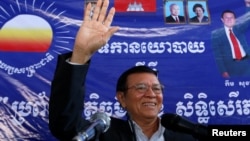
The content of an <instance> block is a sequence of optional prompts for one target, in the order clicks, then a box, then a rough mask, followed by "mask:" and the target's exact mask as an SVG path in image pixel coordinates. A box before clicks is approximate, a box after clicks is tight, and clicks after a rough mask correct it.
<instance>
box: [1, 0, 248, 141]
mask: <svg viewBox="0 0 250 141" xmlns="http://www.w3.org/2000/svg"><path fill="white" fill-rule="evenodd" d="M86 2H87V1H83V0H60V1H56V0H1V1H0V29H1V30H0V117H1V118H0V140H9V141H12V140H15V141H16V140H18V141H19V140H20V141H24V140H28V141H30V140H47V141H48V140H49V141H52V140H55V138H54V137H53V136H52V135H51V133H50V131H49V128H48V122H49V120H48V115H49V112H48V108H49V105H48V101H49V96H50V86H51V80H52V78H53V74H54V70H55V66H56V61H57V56H58V55H59V54H63V53H66V52H69V51H71V50H72V48H73V43H74V39H75V35H76V32H77V30H78V28H79V26H80V25H81V23H82V17H83V10H84V6H85V3H86ZM92 2H94V1H92ZM174 3H175V4H177V6H179V12H180V14H181V16H183V17H179V23H176V22H173V21H171V20H169V18H168V16H169V15H170V6H171V5H172V4H174ZM195 4H200V6H201V7H202V8H200V9H202V11H203V13H204V15H205V16H206V19H205V20H204V21H203V22H202V23H198V22H197V21H195V20H192V19H191V18H192V17H194V16H196V13H195V10H194V11H193V8H194V7H195ZM110 6H115V8H116V9H117V13H116V15H115V17H114V22H113V25H118V26H120V30H119V31H118V32H117V33H116V34H115V35H114V36H113V37H112V38H111V39H110V41H109V42H108V43H107V44H106V45H105V46H103V47H102V48H101V49H100V50H99V51H98V52H97V53H96V54H95V55H94V56H93V58H92V62H91V66H90V70H89V72H88V76H87V85H86V88H87V89H86V91H87V99H86V102H85V110H84V111H83V116H85V117H86V118H88V117H89V116H91V115H92V114H93V113H94V112H95V111H96V110H97V109H102V110H104V111H106V112H107V113H108V114H109V115H110V116H116V117H121V118H123V116H124V115H125V113H124V111H120V110H119V104H118V102H117V101H116V99H115V85H116V80H117V78H118V76H119V74H121V73H122V72H123V71H124V70H126V69H127V68H129V67H131V66H134V65H148V66H150V67H152V68H154V69H155V70H157V71H159V78H160V80H161V81H162V83H163V84H164V85H165V90H164V106H163V108H162V111H161V113H160V114H159V115H161V114H163V113H165V112H173V113H177V114H179V115H182V116H185V117H187V118H188V119H190V120H192V121H195V122H199V123H204V124H249V123H250V119H249V117H250V75H248V73H247V72H246V74H245V72H244V71H247V69H248V68H247V67H249V66H250V65H249V63H250V61H249V59H248V57H247V54H248V51H247V49H246V50H245V54H246V56H245V57H244V58H243V59H242V60H233V58H232V56H233V55H232V53H231V52H232V51H231V50H230V49H229V48H228V51H225V52H229V54H226V53H225V52H223V51H222V48H223V47H222V46H223V45H225V44H228V46H230V44H229V43H228V40H227V37H223V36H222V34H221V33H220V32H221V31H223V29H224V28H223V23H222V21H221V17H220V16H221V13H222V11H224V10H226V9H230V10H232V11H234V12H235V14H236V16H237V20H236V21H237V24H247V25H249V20H250V17H249V14H247V13H246V12H247V8H246V6H245V2H244V0H230V1H226V2H225V1H218V0H168V1H164V0H163V1H162V0H126V1H125V0H111V1H110ZM241 27H243V26H241ZM244 27H245V26H244ZM240 33H243V34H244V36H245V38H246V41H247V43H248V44H249V41H250V36H249V30H246V31H245V32H243V31H241V32H240ZM216 39H217V41H216ZM224 39H225V40H224ZM242 46H243V45H242ZM218 48H219V49H221V50H220V51H218V50H217V49H218ZM220 53H224V54H220ZM248 55H249V54H248ZM228 57H229V58H230V57H231V58H230V59H228ZM223 59H227V61H229V60H230V61H231V62H232V60H233V61H234V62H233V63H232V64H231V63H229V62H226V61H223ZM243 60H244V61H245V62H247V63H245V64H242V63H241V62H243ZM231 65H233V66H234V67H232V68H231V69H232V72H231V71H230V70H229V69H230V68H229V67H230V66H231ZM241 67H245V68H243V69H242V68H241ZM236 71H240V72H238V73H237V72H236ZM223 72H230V73H229V74H230V77H224V76H225V75H223ZM234 72H236V73H235V74H234Z"/></svg>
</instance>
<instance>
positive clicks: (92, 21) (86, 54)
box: [71, 0, 119, 64]
mask: <svg viewBox="0 0 250 141" xmlns="http://www.w3.org/2000/svg"><path fill="white" fill-rule="evenodd" d="M108 6H109V0H104V1H103V0H98V1H97V4H96V6H95V8H94V11H93V13H92V15H91V9H92V6H91V3H89V4H88V5H87V7H86V9H85V12H84V20H83V23H82V25H81V27H80V29H79V30H78V33H77V36H76V40H75V45H74V49H73V55H72V58H71V62H74V63H79V64H84V63H86V62H87V61H88V60H89V59H90V57H91V56H92V54H93V53H95V52H96V51H97V50H98V49H100V48H101V47H102V46H103V45H105V44H106V43H107V42H108V40H109V39H110V38H111V36H112V35H113V34H114V33H115V32H116V31H117V30H118V29H119V27H118V26H115V27H111V23H112V21H113V17H114V15H115V8H114V7H112V8H111V9H110V10H109V12H108V13H107V10H108Z"/></svg>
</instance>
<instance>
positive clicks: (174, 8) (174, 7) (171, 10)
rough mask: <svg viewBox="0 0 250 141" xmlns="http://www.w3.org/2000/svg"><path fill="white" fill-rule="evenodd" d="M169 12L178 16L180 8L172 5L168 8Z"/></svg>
mask: <svg viewBox="0 0 250 141" xmlns="http://www.w3.org/2000/svg"><path fill="white" fill-rule="evenodd" d="M170 12H171V14H172V15H173V16H178V15H179V12H180V8H179V6H177V5H173V6H172V7H171V9H170Z"/></svg>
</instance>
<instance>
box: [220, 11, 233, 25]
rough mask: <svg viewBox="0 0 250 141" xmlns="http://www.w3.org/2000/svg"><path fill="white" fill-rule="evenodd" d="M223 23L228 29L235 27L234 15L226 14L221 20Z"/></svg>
mask: <svg viewBox="0 0 250 141" xmlns="http://www.w3.org/2000/svg"><path fill="white" fill-rule="evenodd" d="M221 21H222V22H223V23H224V25H225V26H226V27H228V28H231V27H233V26H234V25H235V17H234V14H233V13H224V15H223V18H221Z"/></svg>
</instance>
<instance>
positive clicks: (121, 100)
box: [116, 91, 127, 109]
mask: <svg viewBox="0 0 250 141" xmlns="http://www.w3.org/2000/svg"><path fill="white" fill-rule="evenodd" d="M116 98H117V100H118V101H119V103H120V104H121V106H122V108H124V109H126V106H127V105H126V102H125V94H124V92H121V91H119V92H116Z"/></svg>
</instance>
